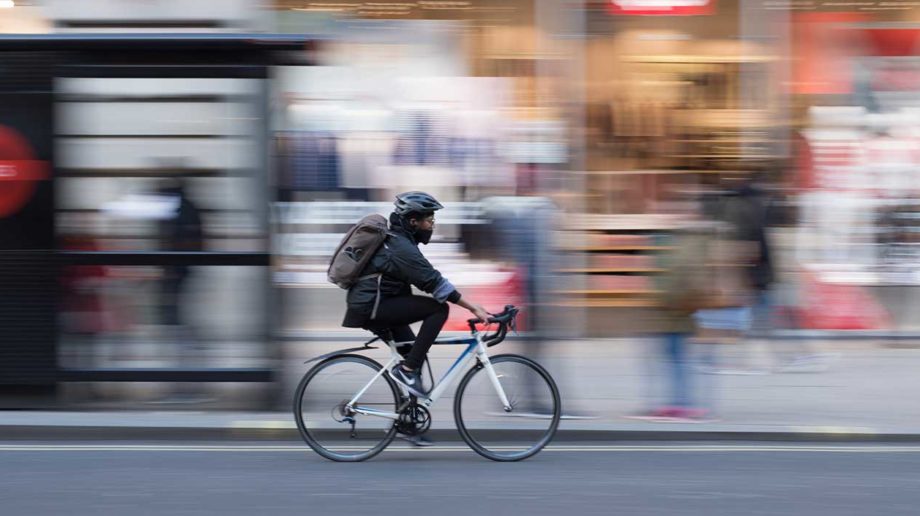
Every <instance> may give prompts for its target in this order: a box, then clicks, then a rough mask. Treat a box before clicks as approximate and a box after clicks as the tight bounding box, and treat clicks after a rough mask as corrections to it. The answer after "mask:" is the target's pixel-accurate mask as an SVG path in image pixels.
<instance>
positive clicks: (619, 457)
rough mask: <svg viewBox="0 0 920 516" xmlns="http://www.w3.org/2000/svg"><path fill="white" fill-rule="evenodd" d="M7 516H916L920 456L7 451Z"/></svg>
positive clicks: (700, 450) (823, 449)
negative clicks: (336, 458) (352, 456)
mask: <svg viewBox="0 0 920 516" xmlns="http://www.w3.org/2000/svg"><path fill="white" fill-rule="evenodd" d="M0 514H2V515H4V516H8V515H9V516H13V515H30V516H36V515H46V514H55V515H57V514H66V515H82V514H92V515H94V516H102V515H119V516H121V515H130V516H139V515H147V514H170V515H205V514H222V515H226V514H234V515H235V514H246V515H249V514H253V515H274V514H301V515H351V514H373V515H376V516H380V515H391V514H392V515H401V516H402V515H408V514H412V515H414V514H432V515H436V516H451V515H464V516H467V515H470V514H475V515H483V514H507V515H526V516H530V515H543V514H546V515H567V516H572V515H576V514H603V515H611V514H622V515H656V516H658V515H671V514H674V515H681V516H690V515H706V516H713V515H723V514H724V515H733V516H734V515H744V516H755V515H777V514H781V515H784V516H789V515H809V516H817V515H834V516H843V515H854V516H857V515H858V516H866V515H886V516H890V515H902V514H903V515H911V516H915V515H917V514H920V446H913V445H912V446H907V445H905V446H882V445H852V446H843V445H809V444H802V445H796V444H782V443H773V444H763V445H760V444H739V443H730V444H711V443H710V444H650V445H635V444H630V445H622V446H616V445H598V446H592V445H590V444H578V445H574V444H573V445H565V444H559V445H557V446H556V447H554V448H552V449H548V450H546V451H544V452H543V453H541V454H540V455H538V456H536V457H534V458H532V459H530V460H528V461H525V462H521V463H511V464H499V463H493V462H490V461H487V460H485V459H482V458H480V457H479V456H478V455H476V454H474V453H473V452H471V451H469V450H468V449H466V448H463V447H462V446H460V445H454V444H450V445H444V446H439V447H436V448H435V449H425V450H416V449H405V448H391V450H388V451H387V452H384V453H383V454H382V455H380V456H378V457H377V458H375V459H373V460H371V461H369V462H365V463H360V464H339V463H333V462H329V461H326V460H324V459H321V458H320V457H318V456H317V455H315V454H313V453H312V452H311V451H310V450H309V449H306V448H305V447H302V446H298V445H292V443H290V442H284V443H278V444H274V445H273V444H267V443H264V442H262V443H252V444H247V443H221V442H210V443H192V442H189V443H177V442H169V443H122V444H119V443H110V442H93V443H62V442H60V441H58V442H54V443H25V442H21V441H20V442H15V443H13V442H10V443H0Z"/></svg>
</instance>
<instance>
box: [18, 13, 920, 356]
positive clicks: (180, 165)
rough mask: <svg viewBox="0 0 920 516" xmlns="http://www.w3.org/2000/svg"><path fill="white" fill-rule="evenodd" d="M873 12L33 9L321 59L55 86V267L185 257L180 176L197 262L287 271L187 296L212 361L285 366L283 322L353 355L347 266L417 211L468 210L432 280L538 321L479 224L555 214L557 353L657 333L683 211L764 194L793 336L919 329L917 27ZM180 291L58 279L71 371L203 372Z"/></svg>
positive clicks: (291, 332) (62, 20) (204, 276)
mask: <svg viewBox="0 0 920 516" xmlns="http://www.w3.org/2000/svg"><path fill="white" fill-rule="evenodd" d="M863 4H864V5H862V6H861V7H860V9H859V10H858V11H852V10H851V7H848V6H845V5H840V4H835V3H833V2H772V1H769V0H732V1H727V0H702V1H700V2H683V1H680V0H674V1H673V2H670V3H668V2H657V1H656V2H646V1H643V0H636V1H632V2H625V1H622V2H621V1H614V0H609V1H585V2H578V3H574V4H573V3H571V2H563V1H561V0H526V1H525V0H514V1H500V0H469V1H462V2H454V1H440V0H435V1H419V2H385V3H381V2H361V1H352V0H341V1H335V2H312V1H306V0H275V1H269V0H265V1H263V2H253V1H248V0H233V1H228V0H194V1H190V0H184V1H171V0H155V1H154V0H149V1H147V0H144V1H142V0H136V1H135V0H86V1H81V2H69V1H59V0H45V1H39V0H34V1H17V2H15V7H12V8H7V9H2V10H0V14H2V15H3V16H2V17H0V32H4V33H27V34H40V33H56V34H67V35H72V36H74V37H78V36H79V35H81V34H84V35H89V34H94V35H100V34H105V35H113V36H115V35H118V34H135V35H136V34H150V35H162V34H172V35H181V34H187V35H188V34H196V35H197V34H213V35H219V34H230V35H232V34H240V35H242V34H263V35H267V34H296V35H299V36H301V37H302V36H304V35H306V36H307V39H309V40H311V41H314V42H318V44H310V45H306V46H305V47H304V48H303V50H302V52H296V53H297V54H300V58H301V59H302V61H303V62H298V59H293V60H287V61H286V62H285V63H284V64H276V65H273V66H272V67H271V68H270V73H269V76H268V77H265V78H256V77H222V78H205V77H191V78H190V77H165V78H164V77H92V76H85V74H84V76H79V77H74V76H56V77H54V78H53V128H54V135H53V149H54V153H53V154H54V156H53V161H54V173H55V176H54V182H55V192H56V194H55V199H54V215H55V226H56V241H57V246H58V248H59V249H62V250H63V249H72V250H109V251H132V252H133V251H166V249H163V248H162V242H163V241H162V239H160V238H159V236H158V228H159V227H160V226H161V223H162V221H163V220H166V219H168V218H169V217H170V216H171V215H170V214H171V213H173V208H172V207H171V206H172V205H171V204H170V203H171V202H172V201H171V199H170V196H168V195H163V194H162V192H161V191H160V189H159V186H160V185H161V181H162V180H163V179H165V178H176V177H181V178H184V179H185V181H186V183H187V191H188V196H189V198H190V199H191V200H192V201H193V202H194V203H195V205H196V207H197V208H198V209H200V211H201V224H202V231H203V246H202V249H203V250H205V251H211V252H238V253H242V252H262V251H264V252H270V253H271V255H272V267H271V269H270V271H268V270H257V268H247V267H198V268H197V269H196V270H195V274H193V275H192V276H190V278H191V279H190V280H189V282H188V284H187V285H188V288H187V290H188V291H187V292H186V293H184V294H183V296H187V297H188V300H187V301H186V306H187V308H185V309H183V312H184V315H185V316H186V318H187V320H188V321H190V324H192V325H193V326H194V328H195V332H196V334H197V335H198V337H199V338H200V339H201V340H202V341H203V342H211V343H213V347H211V348H210V350H209V351H205V352H204V354H203V356H204V357H205V358H204V359H203V360H204V362H206V363H208V364H214V363H221V364H225V365H226V364H253V363H255V364H271V363H273V362H272V360H274V359H276V358H277V357H278V355H277V354H276V353H274V352H268V351H266V348H267V347H271V346H267V345H266V344H265V342H263V341H264V337H265V336H264V332H263V329H264V328H266V327H269V328H271V331H272V332H275V333H276V334H277V335H278V336H280V337H286V338H291V339H297V338H302V337H305V336H306V337H309V336H311V335H312V336H315V335H327V334H333V333H336V332H340V331H341V328H340V327H339V322H340V316H341V310H342V309H343V307H344V301H343V300H344V293H343V292H341V291H339V290H338V289H337V288H336V287H334V286H333V285H330V284H328V283H327V282H326V281H325V266H326V262H327V259H328V256H329V254H330V253H331V251H332V250H333V249H334V248H335V245H336V244H337V243H338V240H339V238H340V236H341V235H342V234H343V233H344V231H345V230H347V228H348V227H349V225H350V224H351V223H353V222H354V221H355V220H357V219H358V218H360V217H361V216H363V215H365V214H367V213H370V212H375V211H376V212H382V213H386V212H387V211H388V209H389V207H388V206H389V203H390V202H391V199H392V197H393V194H394V193H396V192H399V191H403V190H410V189H422V190H427V191H431V192H432V193H434V194H435V195H436V196H437V197H438V198H439V199H441V200H442V202H444V203H445V204H446V205H447V206H448V208H447V209H446V210H445V211H444V213H443V216H441V215H440V214H439V218H438V231H437V234H436V239H435V241H433V242H432V244H431V245H430V246H428V247H426V248H425V253H426V255H428V256H429V258H430V259H431V260H432V262H434V264H435V265H436V266H437V267H438V268H440V269H441V270H443V271H444V272H445V274H446V275H447V276H448V277H450V278H451V279H452V281H454V283H456V284H457V285H458V287H460V289H461V290H466V291H476V292H477V296H476V297H477V298H485V299H487V302H488V303H490V306H493V305H494V308H499V307H500V306H502V305H503V304H505V303H508V302H515V303H521V302H523V301H524V300H526V299H528V295H527V293H526V292H525V291H524V289H526V285H527V284H528V281H526V278H522V277H521V275H522V274H533V272H532V271H531V272H522V271H523V270H524V268H522V267H521V266H520V264H516V263H514V262H513V260H508V259H503V258H499V257H500V256H506V255H508V254H509V253H495V252H488V251H489V250H488V249H484V248H483V246H486V245H493V246H495V245H498V246H500V245H502V242H500V241H499V242H496V241H495V240H494V239H492V240H490V239H489V238H488V235H486V233H488V231H489V227H490V223H491V222H492V221H491V220H490V219H489V217H488V214H487V213H486V211H484V210H483V209H482V206H481V201H482V200H483V199H486V198H493V197H501V196H514V195H519V196H538V197H543V198H545V199H549V200H551V201H552V202H553V203H554V205H555V206H556V207H558V208H559V210H561V213H562V214H561V215H559V217H558V221H557V222H558V224H556V225H555V227H554V228H553V231H552V232H551V234H552V236H553V243H552V246H553V247H554V248H555V249H556V250H557V251H559V258H558V259H556V260H554V261H553V263H554V265H553V266H552V267H551V268H548V269H547V270H544V271H542V272H540V274H544V275H546V276H547V277H548V278H549V279H551V280H552V281H550V282H549V283H551V284H552V285H554V288H553V289H552V293H551V294H550V295H549V296H548V297H550V298H551V299H550V300H549V301H548V303H549V304H551V305H552V306H553V307H554V309H556V310H558V311H560V312H561V313H562V314H563V316H562V317H560V318H559V320H561V321H564V323H560V324H563V325H567V326H565V327H564V328H559V331H560V333H563V334H566V335H569V336H593V337H605V336H613V335H622V334H624V333H629V332H634V331H648V330H650V329H651V330H654V328H648V327H647V324H645V322H644V321H647V320H648V319H647V318H644V317H641V314H643V313H645V312H647V311H648V310H649V309H651V308H653V307H654V306H655V305H656V303H657V301H656V299H657V297H658V296H657V292H656V291H655V287H654V285H655V283H656V281H655V280H656V275H657V274H660V273H661V271H660V267H658V265H657V263H658V260H657V255H658V253H659V252H661V251H662V250H663V249H666V248H667V244H666V242H667V237H668V234H669V233H670V232H671V231H672V230H673V228H674V227H675V226H676V224H677V222H678V220H677V219H676V218H675V216H674V215H673V214H669V210H668V209H667V202H668V197H669V196H670V195H671V193H673V192H674V191H676V190H694V191H699V192H705V191H713V190H718V189H720V188H723V187H724V185H725V180H726V179H728V180H729V181H731V180H746V179H745V178H752V177H756V178H757V181H758V183H759V184H761V185H762V186H763V187H764V188H765V189H766V190H768V191H769V193H770V198H771V200H772V204H771V205H772V206H774V207H775V210H774V214H775V216H774V218H772V219H771V222H770V224H771V229H770V231H769V234H770V238H772V239H774V243H775V246H774V247H775V248H776V249H777V253H776V266H777V268H778V270H779V274H780V275H781V276H782V283H783V284H784V285H790V286H791V287H790V288H788V289H786V290H784V292H786V294H784V297H783V298H782V299H781V300H780V301H778V303H779V304H781V305H784V306H785V307H786V308H787V309H789V310H791V311H794V312H796V313H797V314H798V315H799V317H798V318H797V319H796V321H797V323H796V325H797V326H798V327H799V328H805V329H820V330H852V329H878V330H892V331H911V330H915V329H916V326H917V325H918V324H920V321H917V320H916V319H915V318H913V317H912V316H911V314H910V313H909V312H910V310H909V308H905V307H909V306H910V305H911V301H912V300H913V295H914V291H915V288H914V287H913V285H916V283H917V282H918V281H920V273H918V270H917V266H916V263H917V259H916V258H917V247H916V244H917V238H916V236H917V235H918V234H920V231H918V230H920V227H915V226H914V221H915V220H918V218H917V217H916V213H917V212H916V209H915V207H916V190H915V189H916V187H915V186H914V185H915V184H917V181H915V180H914V178H913V175H914V174H916V171H917V165H918V160H920V143H918V141H917V131H918V124H920V122H918V121H920V117H918V116H917V111H916V110H917V109H918V102H920V95H918V92H920V81H918V80H917V76H918V74H920V72H918V71H917V68H918V66H920V65H918V63H920V61H918V57H917V56H918V52H920V47H918V45H920V43H918V42H920V38H918V37H917V34H920V29H918V27H920V10H918V8H916V7H914V6H911V5H908V4H906V3H905V4H903V5H898V6H893V5H891V4H892V3H891V2H873V1H870V2H864V3H863ZM155 37H156V36H155ZM7 55H9V54H7ZM5 61H6V62H8V63H11V62H12V61H10V60H5ZM0 123H4V122H2V121H0ZM510 254H513V253H510ZM162 273H163V270H161V269H158V268H157V267H155V266H147V267H144V266H137V267H123V266H100V267H99V268H96V269H72V270H71V269H69V270H67V271H65V272H64V273H63V276H64V277H66V278H68V279H67V281H66V282H65V283H64V284H65V288H66V289H67V292H66V293H65V294H64V299H65V302H64V303H63V305H62V306H63V307H64V308H63V309H62V315H61V317H60V319H59V328H60V346H58V349H57V350H56V353H58V354H59V357H58V360H59V363H60V364H63V365H66V366H68V367H69V366H74V367H76V366H77V365H80V367H84V366H87V364H88V366H100V365H106V366H111V365H112V364H127V363H131V364H135V365H136V364H138V363H139V362H138V361H140V363H143V364H145V365H148V366H158V367H159V366H164V367H166V366H169V365H170V364H173V365H175V364H177V363H180V361H178V360H173V358H170V357H172V356H173V354H178V353H181V352H182V351H181V350H182V349H186V348H183V347H182V345H181V343H177V342H176V336H175V334H174V332H170V331H168V330H166V329H164V323H163V321H161V320H159V319H158V316H157V314H158V313H160V311H159V309H158V303H162V299H161V298H160V297H158V292H159V291H160V290H159V286H158V285H160V282H161V281H162V280H163V276H162ZM254 292H258V293H259V294H258V295H254V294H253V293H254ZM829 307H830V308H829ZM454 312H456V313H454V314H452V323H449V328H450V329H453V330H462V329H463V325H462V319H463V318H464V317H465V315H464V314H461V313H459V310H455V311H454ZM125 342H133V343H134V344H133V345H131V346H128V345H124V343H125ZM164 346H173V348H170V349H172V350H173V351H169V352H165V353H164V352H163V351H162V350H163V349H164ZM227 350H229V351H227ZM164 356H165V357H167V358H164Z"/></svg>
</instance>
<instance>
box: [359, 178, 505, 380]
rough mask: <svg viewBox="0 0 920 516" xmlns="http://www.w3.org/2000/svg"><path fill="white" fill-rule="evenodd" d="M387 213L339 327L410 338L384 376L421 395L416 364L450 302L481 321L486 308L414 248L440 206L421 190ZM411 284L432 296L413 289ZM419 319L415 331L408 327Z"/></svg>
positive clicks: (430, 227) (426, 239) (404, 195)
mask: <svg viewBox="0 0 920 516" xmlns="http://www.w3.org/2000/svg"><path fill="white" fill-rule="evenodd" d="M393 204H394V205H395V209H394V210H393V213H391V214H390V232H389V234H388V236H387V239H386V241H385V242H384V244H383V246H382V247H381V248H380V250H379V251H377V254H376V255H375V256H374V258H373V259H372V260H371V261H370V262H369V263H368V264H367V267H366V268H365V269H364V271H362V279H361V280H359V281H358V282H357V283H356V284H355V285H354V286H352V287H351V288H350V289H349V290H348V296H347V302H348V309H347V311H346V312H345V319H344V321H343V322H342V326H345V327H347V328H364V329H367V330H370V331H372V332H374V333H375V334H376V335H378V336H381V335H383V334H384V333H385V332H387V331H389V332H390V333H391V335H392V337H393V339H395V340H396V341H397V342H407V341H413V344H412V346H411V348H408V347H407V348H408V349H407V348H401V349H400V350H399V351H400V353H401V354H403V356H404V357H405V359H404V360H403V361H402V362H400V363H399V364H397V365H396V366H394V367H393V368H392V369H391V370H390V371H389V375H390V377H392V378H393V379H394V380H395V381H396V382H398V383H400V384H402V385H403V386H404V387H405V388H406V389H407V390H408V391H409V392H410V393H412V394H414V395H416V396H420V397H425V396H426V395H427V393H426V392H425V391H424V390H423V387H422V383H421V375H420V373H421V368H422V364H423V363H424V361H425V357H426V355H427V353H428V349H429V348H431V344H432V343H433V342H434V341H435V339H436V338H437V337H438V334H439V333H440V332H441V329H442V328H443V327H444V323H445V322H447V315H448V312H449V308H448V305H447V302H451V303H454V304H457V305H460V306H462V307H463V308H466V309H467V310H469V311H470V312H472V313H473V315H475V316H476V317H477V318H479V319H481V320H483V321H485V320H487V319H488V317H489V313H488V312H486V310H485V309H484V308H483V307H482V306H481V305H480V304H478V303H475V302H473V301H471V300H469V299H467V298H465V297H463V296H462V295H461V294H460V292H458V291H457V289H456V288H455V287H454V286H453V284H451V282H450V281H448V280H447V278H445V277H444V276H442V275H441V273H440V272H438V270H437V269H435V268H434V267H432V265H431V263H429V262H428V260H427V259H426V258H425V256H424V255H423V254H422V252H421V251H420V250H419V248H418V244H420V243H421V244H426V245H427V244H428V242H429V241H430V240H431V235H432V233H433V232H434V214H435V212H436V211H438V210H440V209H442V208H443V206H442V205H441V203H439V202H438V201H437V200H436V199H435V198H434V197H432V196H431V195H429V194H427V193H425V192H418V191H412V192H405V193H401V194H399V195H397V196H396V201H395V202H394V203H393ZM412 286H415V287H416V288H418V289H419V290H421V291H423V292H426V293H428V294H430V295H431V297H426V296H416V295H413V294H412ZM418 321H422V326H421V328H420V329H419V332H418V335H415V333H414V332H413V331H412V329H411V328H410V327H409V325H410V324H412V323H415V322H418Z"/></svg>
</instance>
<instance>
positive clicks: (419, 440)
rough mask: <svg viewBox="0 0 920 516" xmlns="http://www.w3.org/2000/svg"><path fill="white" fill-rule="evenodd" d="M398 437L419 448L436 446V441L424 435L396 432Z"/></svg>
mask: <svg viewBox="0 0 920 516" xmlns="http://www.w3.org/2000/svg"><path fill="white" fill-rule="evenodd" d="M396 437H399V438H400V439H402V440H403V441H406V442H407V443H409V444H411V445H412V446H416V447H418V448H426V447H428V446H434V441H432V440H431V439H429V438H427V437H425V436H424V435H406V434H396Z"/></svg>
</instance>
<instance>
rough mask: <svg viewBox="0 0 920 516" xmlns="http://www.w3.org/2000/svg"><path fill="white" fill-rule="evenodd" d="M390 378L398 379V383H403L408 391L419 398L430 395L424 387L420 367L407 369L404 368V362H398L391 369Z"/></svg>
mask: <svg viewBox="0 0 920 516" xmlns="http://www.w3.org/2000/svg"><path fill="white" fill-rule="evenodd" d="M390 378H392V379H394V380H396V383H398V384H400V385H402V386H403V387H405V388H406V390H407V391H409V392H410V393H411V394H413V395H415V396H418V397H419V398H425V397H427V396H428V393H427V392H425V391H424V390H423V388H422V375H421V371H420V370H418V369H415V370H413V371H406V370H405V369H403V368H402V364H396V365H395V366H393V368H392V369H390Z"/></svg>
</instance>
